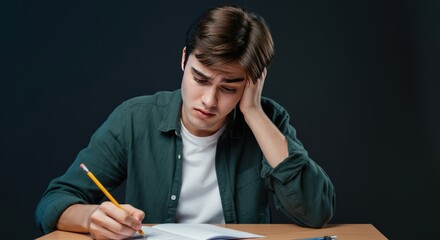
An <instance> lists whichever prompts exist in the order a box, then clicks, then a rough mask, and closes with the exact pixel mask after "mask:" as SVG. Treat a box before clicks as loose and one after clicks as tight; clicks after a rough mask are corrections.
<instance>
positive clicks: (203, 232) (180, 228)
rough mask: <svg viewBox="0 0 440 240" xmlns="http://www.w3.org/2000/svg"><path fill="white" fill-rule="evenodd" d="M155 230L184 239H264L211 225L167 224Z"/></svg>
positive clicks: (158, 226) (160, 225)
mask: <svg viewBox="0 0 440 240" xmlns="http://www.w3.org/2000/svg"><path fill="white" fill-rule="evenodd" d="M153 228H155V229H160V230H163V231H166V232H172V233H175V234H178V235H181V236H184V237H188V238H192V239H197V240H206V239H237V238H261V237H264V236H261V235H256V234H252V233H248V232H243V231H238V230H234V229H229V228H224V227H219V226H214V225H211V224H183V223H166V224H158V225H155V226H153ZM148 239H149V237H148ZM180 239H182V238H180Z"/></svg>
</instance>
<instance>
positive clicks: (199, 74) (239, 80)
mask: <svg viewBox="0 0 440 240" xmlns="http://www.w3.org/2000/svg"><path fill="white" fill-rule="evenodd" d="M191 70H192V71H193V72H194V73H195V74H196V75H198V76H199V77H201V78H203V79H207V80H209V79H211V77H209V76H206V75H205V74H203V73H202V72H200V71H199V70H197V69H195V68H194V67H191ZM244 80H245V78H244V77H241V78H224V79H223V80H222V81H223V82H226V83H235V82H242V81H244Z"/></svg>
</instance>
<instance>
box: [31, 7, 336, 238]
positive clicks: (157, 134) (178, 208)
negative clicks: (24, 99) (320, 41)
mask: <svg viewBox="0 0 440 240" xmlns="http://www.w3.org/2000/svg"><path fill="white" fill-rule="evenodd" d="M273 55H274V50H273V42H272V37H271V34H270V32H269V29H268V27H267V25H266V23H265V22H264V20H263V19H262V18H261V17H259V16H258V15H256V14H253V13H249V12H247V11H245V10H244V9H241V8H239V7H233V6H221V7H217V8H213V9H210V10H208V11H206V12H205V13H204V14H202V15H201V16H200V17H199V18H198V19H197V20H196V21H195V22H194V23H193V25H192V26H191V27H190V29H189V30H188V32H187V36H186V46H185V47H184V49H183V52H182V70H183V78H182V85H181V89H179V90H176V91H173V92H159V93H157V94H155V95H151V96H142V97H137V98H134V99H131V100H128V101H126V102H124V103H123V104H121V105H120V106H119V107H118V108H116V109H115V111H114V112H113V113H112V114H111V115H110V116H109V118H108V119H107V120H106V122H105V123H104V124H103V125H102V126H101V127H100V128H99V129H98V130H97V131H96V133H95V134H94V135H93V136H92V138H91V140H90V143H89V145H88V146H87V147H86V148H85V149H83V150H82V151H81V152H80V153H79V154H78V157H77V159H76V160H75V162H74V163H73V164H72V166H71V167H70V168H69V169H68V170H67V172H66V173H65V174H64V175H63V176H61V177H59V178H56V179H54V180H53V181H52V182H51V183H50V185H49V187H48V189H47V191H46V192H45V194H44V196H43V198H42V200H41V202H40V203H39V205H38V207H37V210H36V218H37V222H38V224H39V226H40V227H41V228H42V230H43V231H44V232H45V233H47V232H50V231H53V230H55V229H61V230H67V231H76V232H89V233H90V234H91V235H92V236H93V237H94V238H97V239H105V238H112V239H123V238H126V237H129V236H131V235H133V234H134V233H135V232H136V231H137V230H138V229H140V228H141V224H142V222H143V223H164V222H192V223H268V222H269V221H270V213H269V206H268V191H272V192H273V195H274V202H275V205H276V207H277V209H279V210H280V211H282V212H283V213H284V214H285V215H286V216H288V217H289V218H290V219H292V221H293V222H295V223H296V224H299V225H302V226H309V227H321V226H323V225H324V224H325V223H327V222H328V221H329V220H330V219H331V218H332V216H333V212H334V206H335V202H334V198H335V192H334V188H333V185H332V183H331V181H330V180H329V178H328V176H327V175H326V174H325V172H324V171H323V170H322V169H321V168H320V167H319V166H318V165H317V164H316V163H315V162H313V161H312V160H311V159H310V158H309V157H308V155H307V152H306V151H305V149H304V148H303V146H302V144H301V142H300V141H299V140H298V139H297V138H296V132H295V129H294V128H293V127H292V126H291V125H290V123H289V115H288V113H287V112H286V111H285V110H284V109H283V108H282V107H281V106H280V105H278V104H277V103H276V102H274V101H273V100H270V99H268V98H264V97H262V96H261V92H262V89H263V85H264V81H265V77H266V73H267V67H268V65H269V64H270V62H271V60H272V57H273ZM81 163H84V164H85V165H86V166H88V168H89V169H90V170H91V171H93V172H94V174H95V176H96V177H97V178H98V179H99V180H100V181H101V182H102V183H103V185H104V186H106V187H107V188H109V189H114V188H115V187H117V186H118V185H120V184H121V183H122V182H123V181H125V180H126V181H127V184H126V185H127V187H126V202H127V203H128V204H126V205H123V208H124V210H121V209H119V208H117V207H116V206H114V205H113V204H112V203H110V202H107V201H105V202H102V203H101V201H102V199H103V197H104V196H103V194H102V192H101V191H100V190H99V189H98V188H97V187H96V186H95V185H94V184H93V183H92V182H91V181H90V179H89V178H88V177H87V176H86V175H85V174H84V172H83V170H82V169H81V168H80V167H79V165H80V164H81Z"/></svg>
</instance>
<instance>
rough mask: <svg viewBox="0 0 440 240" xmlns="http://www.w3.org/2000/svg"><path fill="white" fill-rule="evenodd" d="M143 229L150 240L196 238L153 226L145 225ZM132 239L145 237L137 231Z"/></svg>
mask: <svg viewBox="0 0 440 240" xmlns="http://www.w3.org/2000/svg"><path fill="white" fill-rule="evenodd" d="M142 231H143V232H144V234H145V235H146V236H147V239H148V240H194V239H192V238H186V237H183V236H180V235H177V234H173V233H170V232H165V231H162V230H159V229H155V228H152V227H147V226H143V227H142ZM130 239H132V240H135V239H137V240H141V239H144V238H142V237H140V235H139V233H136V234H135V235H134V236H133V237H131V238H130Z"/></svg>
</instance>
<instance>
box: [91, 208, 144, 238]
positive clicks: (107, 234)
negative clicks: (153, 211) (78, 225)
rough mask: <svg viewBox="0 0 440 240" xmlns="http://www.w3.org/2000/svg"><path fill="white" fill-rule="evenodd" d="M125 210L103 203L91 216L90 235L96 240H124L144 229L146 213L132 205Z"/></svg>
mask: <svg viewBox="0 0 440 240" xmlns="http://www.w3.org/2000/svg"><path fill="white" fill-rule="evenodd" d="M122 208H123V209H120V208H118V207H116V206H115V205H114V204H113V203H111V202H103V203H102V204H101V205H100V206H99V207H98V208H97V209H96V211H95V212H93V213H92V215H91V216H90V233H91V235H92V237H93V238H95V239H124V238H128V237H130V236H133V234H135V232H136V231H137V230H139V229H141V227H142V222H141V221H142V219H143V218H144V213H143V212H142V211H141V210H139V209H136V208H134V207H132V206H130V205H122Z"/></svg>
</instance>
